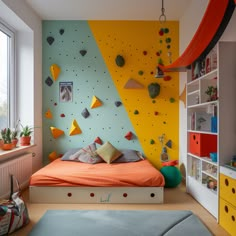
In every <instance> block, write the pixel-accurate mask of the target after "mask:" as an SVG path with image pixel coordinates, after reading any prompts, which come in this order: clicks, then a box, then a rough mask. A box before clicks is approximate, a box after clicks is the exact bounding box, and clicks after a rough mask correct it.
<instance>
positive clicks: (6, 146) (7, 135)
mask: <svg viewBox="0 0 236 236" xmlns="http://www.w3.org/2000/svg"><path fill="white" fill-rule="evenodd" d="M11 133H12V132H11V129H10V128H5V129H2V130H1V136H2V140H3V144H2V149H3V150H11V149H12V148H13V145H12V139H11Z"/></svg>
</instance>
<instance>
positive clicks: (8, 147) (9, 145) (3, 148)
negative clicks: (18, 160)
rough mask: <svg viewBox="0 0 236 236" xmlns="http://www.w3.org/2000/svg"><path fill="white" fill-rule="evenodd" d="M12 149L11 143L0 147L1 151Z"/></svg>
mask: <svg viewBox="0 0 236 236" xmlns="http://www.w3.org/2000/svg"><path fill="white" fill-rule="evenodd" d="M12 149H13V144H12V143H4V144H3V145H2V150H4V151H9V150H12Z"/></svg>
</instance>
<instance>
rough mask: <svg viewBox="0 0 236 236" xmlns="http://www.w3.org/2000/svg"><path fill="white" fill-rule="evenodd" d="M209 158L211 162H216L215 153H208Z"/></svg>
mask: <svg viewBox="0 0 236 236" xmlns="http://www.w3.org/2000/svg"><path fill="white" fill-rule="evenodd" d="M210 158H211V160H212V161H213V162H217V152H210Z"/></svg>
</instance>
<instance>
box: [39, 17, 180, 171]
mask: <svg viewBox="0 0 236 236" xmlns="http://www.w3.org/2000/svg"><path fill="white" fill-rule="evenodd" d="M168 51H169V54H168ZM168 55H169V56H168ZM177 56H178V23H177V22H166V23H165V25H164V26H163V25H160V24H159V22H149V21H147V22H142V21H140V22H139V21H133V22H132V21H89V22H87V21H44V22H43V82H44V85H43V99H44V100H43V124H44V127H43V129H44V130H43V131H44V134H43V137H44V139H43V140H44V159H45V162H47V158H48V155H50V154H52V153H53V155H55V156H59V155H60V154H63V153H64V152H65V151H66V150H68V149H69V148H73V147H83V146H85V145H87V144H89V143H92V142H94V141H97V146H99V145H101V144H102V143H103V142H105V141H110V142H111V143H112V144H113V145H114V146H115V147H117V148H132V149H137V150H139V151H141V152H143V153H144V154H145V156H146V157H147V158H149V159H150V160H151V162H153V163H154V165H156V166H157V167H160V163H161V162H160V153H161V152H162V148H163V146H165V147H167V153H168V156H169V158H171V159H178V156H177V155H178V94H179V91H178V74H176V73H171V74H165V77H164V78H163V77H162V78H155V74H156V67H157V64H158V61H160V59H161V60H162V61H163V63H164V64H168V63H170V60H174V59H175V58H177ZM151 84H158V86H159V88H160V90H159V94H158V95H157V96H156V95H155V94H154V95H152V93H150V91H149V90H148V88H149V86H150V85H151ZM162 134H165V135H164V141H163V146H162V145H161V143H160V140H159V137H160V136H161V135H162ZM165 144H166V145H165Z"/></svg>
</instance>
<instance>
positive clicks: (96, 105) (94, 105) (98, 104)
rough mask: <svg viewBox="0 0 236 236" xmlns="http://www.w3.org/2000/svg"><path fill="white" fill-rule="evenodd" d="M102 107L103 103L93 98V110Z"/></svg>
mask: <svg viewBox="0 0 236 236" xmlns="http://www.w3.org/2000/svg"><path fill="white" fill-rule="evenodd" d="M101 105H102V102H101V101H100V100H99V99H98V98H97V97H96V96H93V99H92V103H91V108H96V107H100V106H101Z"/></svg>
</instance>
